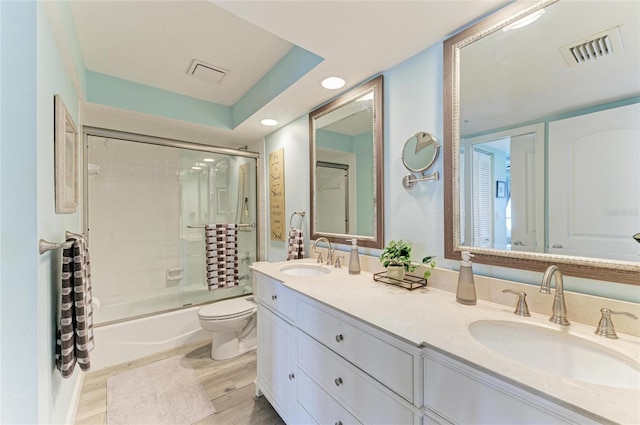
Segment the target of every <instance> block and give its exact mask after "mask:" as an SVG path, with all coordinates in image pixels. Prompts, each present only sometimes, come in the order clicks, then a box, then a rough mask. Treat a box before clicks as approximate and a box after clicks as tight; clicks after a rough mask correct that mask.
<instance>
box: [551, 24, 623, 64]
mask: <svg viewBox="0 0 640 425" xmlns="http://www.w3.org/2000/svg"><path fill="white" fill-rule="evenodd" d="M622 50H623V48H622V39H621V38H620V27H614V28H611V29H609V30H607V31H604V32H601V33H600V34H596V35H593V36H591V37H588V38H584V39H582V40H579V41H576V42H575V43H571V44H568V45H566V46H563V47H561V48H560V53H562V56H563V57H564V60H566V61H567V64H568V65H569V66H576V65H579V64H583V63H587V62H591V61H594V60H598V59H600V58H603V57H605V56H610V55H612V54H613V53H619V52H621V51H622Z"/></svg>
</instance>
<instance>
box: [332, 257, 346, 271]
mask: <svg viewBox="0 0 640 425" xmlns="http://www.w3.org/2000/svg"><path fill="white" fill-rule="evenodd" d="M340 260H344V257H343V256H342V255H340V256H336V263H335V265H334V266H333V267H335V268H336V269H339V268H340V267H341V265H342V264H341V262H340Z"/></svg>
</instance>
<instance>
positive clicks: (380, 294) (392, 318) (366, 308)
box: [252, 259, 640, 424]
mask: <svg viewBox="0 0 640 425" xmlns="http://www.w3.org/2000/svg"><path fill="white" fill-rule="evenodd" d="M296 262H306V263H309V262H312V260H309V259H305V260H297V261H296ZM285 264H287V265H290V264H292V262H281V263H268V262H257V263H254V264H253V265H252V269H253V270H255V271H257V272H259V273H262V274H265V275H267V276H270V277H272V278H274V279H276V280H278V281H281V282H282V283H283V285H284V286H286V287H288V288H291V289H293V290H294V291H296V292H299V293H301V294H303V295H306V296H308V297H310V298H313V299H315V300H317V301H320V302H322V303H325V304H327V305H329V306H331V307H333V308H335V309H337V310H339V311H341V312H344V313H346V314H348V315H351V316H353V317H355V318H357V319H360V320H362V321H364V322H367V323H368V324H370V325H373V326H375V327H377V328H379V329H382V330H384V331H386V332H388V333H390V334H392V335H394V336H396V337H398V338H401V339H402V340H404V341H405V342H407V343H409V344H412V345H415V346H422V345H424V344H427V345H430V346H432V347H435V348H437V349H439V350H441V351H443V352H446V353H449V354H452V355H454V356H456V357H458V358H459V359H462V360H463V361H465V362H467V363H469V364H472V365H476V366H479V367H480V368H481V369H486V370H489V371H491V372H492V373H493V374H495V375H498V376H501V377H503V378H505V379H506V380H507V381H509V382H512V383H515V384H517V385H520V386H522V387H524V388H526V389H528V390H533V391H534V392H535V393H538V394H540V395H542V396H544V397H546V398H550V399H553V400H555V401H556V402H559V403H560V404H562V405H564V406H568V407H572V406H573V407H574V408H577V410H578V411H583V413H584V412H587V413H590V414H593V415H596V416H599V417H601V418H605V419H607V420H609V421H612V422H617V423H621V424H640V390H639V389H625V388H617V387H609V386H603V385H596V384H590V383H586V382H581V381H577V380H573V379H569V378H565V377H562V376H558V375H554V374H552V373H550V372H546V371H544V370H541V369H537V368H534V367H532V366H529V365H527V364H525V363H521V362H518V361H516V360H513V359H511V358H509V357H506V356H504V355H501V354H499V353H497V352H496V351H493V350H491V349H490V348H488V347H486V346H485V345H483V344H481V343H480V342H478V341H477V340H476V339H475V338H474V337H473V336H472V335H471V333H470V332H469V330H468V328H469V325H470V324H471V323H472V322H475V321H477V320H509V321H514V322H520V323H527V324H533V325H538V326H542V327H545V328H549V329H555V330H560V331H561V332H563V333H566V334H568V335H573V336H576V337H580V338H583V339H586V340H588V341H592V342H594V343H597V344H599V345H601V346H603V347H605V348H606V349H608V350H612V351H614V352H616V353H618V354H620V355H622V356H625V357H628V358H631V359H633V360H635V362H636V363H638V364H640V338H637V337H632V336H627V335H623V334H620V333H618V336H619V337H620V339H617V340H611V339H604V338H602V337H599V336H596V335H594V333H593V328H592V327H588V326H585V325H582V324H579V323H572V324H571V326H568V327H563V326H559V325H555V324H552V323H550V322H549V321H548V320H547V319H548V317H547V316H543V315H540V314H536V313H532V315H531V317H518V316H516V315H514V314H513V307H507V306H503V305H500V304H495V303H491V302H487V301H483V300H478V304H477V305H475V306H465V305H461V304H458V303H457V302H456V300H455V294H454V293H451V292H447V291H442V290H438V289H433V288H424V289H418V290H415V291H407V290H406V289H403V288H399V287H396V286H393V285H388V284H384V283H381V282H376V281H374V280H373V275H372V274H371V273H367V272H362V273H361V274H359V275H350V274H349V273H348V271H347V268H346V267H343V268H341V269H334V268H331V269H330V270H331V271H330V273H328V274H324V275H320V276H291V275H287V274H284V273H282V272H280V270H279V269H280V267H282V266H283V265H285ZM325 267H326V266H325ZM540 355H541V356H544V355H545V353H543V352H541V353H540ZM548 361H549V362H554V361H558V359H553V358H549V359H548Z"/></svg>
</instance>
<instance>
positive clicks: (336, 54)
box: [71, 0, 506, 140]
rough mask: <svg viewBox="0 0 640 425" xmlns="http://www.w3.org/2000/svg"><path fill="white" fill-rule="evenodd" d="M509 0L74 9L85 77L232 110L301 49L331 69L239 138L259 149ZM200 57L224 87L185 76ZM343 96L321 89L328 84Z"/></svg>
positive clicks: (284, 96)
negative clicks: (216, 70) (281, 129)
mask: <svg viewBox="0 0 640 425" xmlns="http://www.w3.org/2000/svg"><path fill="white" fill-rule="evenodd" d="M505 3H506V1H504V0H483V1H473V0H459V1H447V0H424V1H270V0H265V1H213V2H208V1H146V0H136V1H72V2H71V11H72V15H73V19H74V22H75V26H76V33H77V37H78V40H79V44H80V48H81V51H82V55H83V57H84V61H85V66H86V68H87V69H89V70H92V71H96V72H100V73H104V74H108V75H112V76H115V77H119V78H123V79H126V80H131V81H134V82H137V83H141V84H146V85H150V86H153V87H157V88H160V89H164V90H168V91H171V92H175V93H180V94H183V95H187V96H191V97H195V98H198V99H204V100H208V101H211V102H216V103H220V104H223V105H227V106H230V105H233V104H234V103H235V102H236V101H237V100H238V99H239V98H240V97H241V96H242V95H243V94H245V93H246V91H247V90H248V89H249V88H250V87H252V86H253V85H254V84H255V83H256V82H257V81H258V80H259V79H260V78H261V77H262V76H263V75H264V74H265V73H266V72H267V71H268V70H269V69H270V68H271V67H272V66H273V65H274V64H275V63H277V62H278V61H279V60H280V59H281V58H282V57H283V56H284V55H285V54H286V53H287V51H289V49H290V48H291V47H292V46H293V45H298V46H300V47H302V48H304V49H306V50H309V51H310V52H312V53H315V54H316V55H319V56H321V57H323V58H324V60H323V61H322V62H321V63H320V64H319V65H318V66H317V67H316V68H314V69H313V70H311V71H310V72H309V73H307V74H306V75H305V76H303V77H302V78H301V79H300V80H298V81H297V82H296V83H294V84H292V85H291V86H290V87H289V88H288V89H286V90H285V91H284V92H282V93H281V94H280V95H279V96H277V97H276V98H275V99H273V100H272V101H270V102H269V103H268V104H267V105H265V106H264V107H262V108H261V109H260V110H259V111H257V112H256V113H255V114H254V115H253V116H251V117H249V118H248V119H247V120H245V121H244V122H243V123H242V124H240V125H239V126H238V127H236V128H235V129H234V130H224V132H227V133H229V136H233V138H234V139H242V138H244V139H246V140H257V139H260V138H262V137H264V136H265V135H267V134H269V133H270V132H272V131H274V128H273V127H271V128H268V127H264V126H262V125H261V124H260V123H259V121H260V119H262V118H265V117H271V118H275V119H277V120H278V121H279V122H280V124H279V126H282V125H284V124H287V123H289V122H291V121H293V120H294V119H296V118H298V117H300V116H301V115H304V114H306V113H308V112H310V111H311V110H313V109H315V108H316V107H317V106H319V105H321V104H323V103H325V102H326V101H328V100H329V99H331V98H333V97H335V96H336V95H338V94H339V93H340V92H343V91H346V90H348V89H349V88H350V87H353V86H354V85H356V84H358V83H360V82H362V81H364V80H366V79H368V78H370V77H372V76H374V75H376V74H378V73H380V72H382V71H385V70H387V69H389V68H391V67H393V66H394V65H396V64H398V63H400V62H402V61H403V60H405V59H407V58H409V57H411V56H413V55H415V54H416V53H418V52H420V51H422V50H424V49H425V48H427V47H429V46H431V45H433V44H435V43H437V42H439V41H441V40H443V39H444V38H446V37H447V36H449V35H451V34H452V33H453V32H454V31H456V30H457V29H459V28H461V27H462V26H464V25H466V24H467V23H469V22H471V21H473V20H474V19H476V18H477V17H479V16H481V15H483V14H486V13H487V12H489V11H492V10H494V9H496V8H498V7H500V6H502V5H504V4H505ZM194 58H197V59H200V60H203V61H205V62H208V63H210V64H213V65H217V66H220V67H222V68H225V69H228V70H230V72H229V74H228V75H227V76H225V78H224V79H223V80H222V82H221V84H219V85H212V84H209V83H206V82H203V81H200V80H198V79H194V78H192V77H189V76H187V75H186V71H187V68H188V67H189V65H190V63H191V60H192V59H194ZM331 75H338V76H341V77H343V78H344V79H345V80H346V81H347V86H346V87H344V88H343V89H341V90H338V91H337V92H336V91H328V90H325V89H323V88H322V87H321V86H320V81H321V80H322V79H324V78H325V77H327V76H331Z"/></svg>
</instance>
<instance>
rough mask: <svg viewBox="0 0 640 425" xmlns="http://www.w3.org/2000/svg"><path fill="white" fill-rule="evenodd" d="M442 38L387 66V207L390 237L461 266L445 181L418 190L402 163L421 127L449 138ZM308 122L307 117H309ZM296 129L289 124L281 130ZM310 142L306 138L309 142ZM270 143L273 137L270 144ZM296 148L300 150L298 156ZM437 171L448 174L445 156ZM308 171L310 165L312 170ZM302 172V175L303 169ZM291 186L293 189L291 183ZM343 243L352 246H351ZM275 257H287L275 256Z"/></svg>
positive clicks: (583, 285) (533, 278) (512, 272)
mask: <svg viewBox="0 0 640 425" xmlns="http://www.w3.org/2000/svg"><path fill="white" fill-rule="evenodd" d="M442 53H443V49H442V43H438V44H436V45H434V46H432V47H430V48H428V49H426V50H424V51H422V52H420V53H419V54H417V55H415V56H414V57H412V58H409V59H407V60H406V61H404V62H402V63H400V64H398V65H397V66H395V67H393V68H391V69H389V70H387V71H385V72H383V75H384V98H385V99H384V110H385V112H384V125H385V130H384V139H385V142H384V155H385V159H384V164H383V169H384V173H385V177H384V194H385V200H384V205H385V206H384V212H385V241H389V240H391V239H405V240H408V241H411V242H412V243H413V252H415V253H416V257H418V256H422V255H429V254H435V255H437V256H438V258H437V263H438V266H439V267H442V268H445V269H450V270H458V268H459V262H458V261H455V260H447V259H444V215H443V212H444V211H443V210H444V188H443V181H442V180H439V181H437V182H423V183H419V184H418V185H417V186H416V188H415V189H414V190H412V191H406V190H404V189H403V188H402V185H401V181H402V177H403V176H404V175H405V174H407V171H406V169H405V168H404V166H403V165H402V160H401V158H402V148H403V146H404V142H405V140H406V139H407V138H408V137H409V136H410V135H412V134H414V133H416V132H418V131H428V132H430V133H432V134H434V135H435V136H436V138H438V140H442V139H443V126H442V123H443V101H442V99H443V85H442V79H443V75H442V72H443V58H442ZM301 122H302V118H301V119H300V120H298V121H296V127H295V132H297V133H299V134H301V135H305V139H306V133H307V128H306V127H305V128H300V125H301ZM305 122H306V121H305ZM290 131H293V128H292V129H289V127H288V126H287V127H284V128H282V129H280V130H279V133H281V134H287V133H288V132H290ZM305 143H306V142H305ZM269 146H270V144H269V138H267V148H268V147H269ZM295 152H297V154H299V155H305V156H300V157H296V156H295V154H296V153H295ZM295 152H294V151H292V152H290V153H289V155H288V156H287V160H288V161H289V162H291V161H294V162H296V163H305V162H306V161H308V152H306V150H304V149H300V150H297V151H295ZM432 171H438V172H439V173H440V175H441V176H442V159H440V160H438V162H437V163H436V165H435V166H434V168H433V169H432ZM306 173H307V177H308V170H307V171H306ZM297 177H298V178H300V177H301V176H300V175H298V176H297ZM287 190H288V189H287ZM286 196H287V204H288V205H290V204H291V203H294V202H295V204H296V205H300V204H302V203H304V202H306V204H305V205H306V206H307V207H306V208H309V203H308V202H309V201H308V193H307V191H306V190H305V191H304V192H302V193H301V192H300V190H292V191H291V192H289V191H287V194H286ZM339 249H342V250H345V251H346V250H348V249H349V247H348V246H340V247H339ZM360 252H361V253H365V254H370V255H379V254H380V251H379V250H373V249H372V250H368V249H362V248H361V249H360ZM269 259H270V260H274V261H275V260H281V259H282V258H281V256H280V257H279V256H277V255H274V256H271V255H269ZM474 272H475V273H477V274H480V275H484V276H493V277H497V278H502V279H509V280H514V281H517V282H523V283H528V284H532V285H539V283H540V280H541V278H542V274H541V273H536V272H529V271H523V270H517V269H509V268H503V267H495V266H487V265H482V264H474ZM565 288H567V289H568V290H570V291H575V292H580V293H586V294H593V295H598V296H603V297H611V298H616V299H621V300H627V301H633V302H640V287H637V286H633V285H623V284H617V283H612V282H601V281H597V280H591V279H581V278H573V277H566V278H565Z"/></svg>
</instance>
